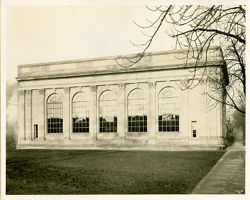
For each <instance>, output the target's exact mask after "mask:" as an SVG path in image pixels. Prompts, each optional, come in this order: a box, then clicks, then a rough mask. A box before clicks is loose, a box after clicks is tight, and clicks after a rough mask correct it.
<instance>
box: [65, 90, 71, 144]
mask: <svg viewBox="0 0 250 200" xmlns="http://www.w3.org/2000/svg"><path fill="white" fill-rule="evenodd" d="M63 90H64V94H63V134H64V141H66V142H67V141H68V140H70V125H69V122H70V116H71V115H70V88H68V87H66V88H64V89H63Z"/></svg>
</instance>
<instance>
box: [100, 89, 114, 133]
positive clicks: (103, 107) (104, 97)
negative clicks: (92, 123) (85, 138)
mask: <svg viewBox="0 0 250 200" xmlns="http://www.w3.org/2000/svg"><path fill="white" fill-rule="evenodd" d="M117 106H118V104H117V97H116V95H115V93H113V92H111V91H109V90H108V91H105V92H104V93H102V94H101V96H100V101H99V108H100V111H99V131H100V132H101V133H105V132H117Z"/></svg>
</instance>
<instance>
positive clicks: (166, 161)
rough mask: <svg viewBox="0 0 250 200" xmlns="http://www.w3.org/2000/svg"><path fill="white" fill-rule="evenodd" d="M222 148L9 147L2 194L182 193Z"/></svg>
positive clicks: (194, 181) (215, 158) (185, 191)
mask: <svg viewBox="0 0 250 200" xmlns="http://www.w3.org/2000/svg"><path fill="white" fill-rule="evenodd" d="M223 153H224V152H223V151H193V152H192V151H188V152H152V151H151V152H150V151H86V150H12V151H8V152H7V163H6V165H7V166H6V173H7V174H6V181H7V183H6V184H7V185H6V193H7V194H183V193H191V191H192V190H193V189H194V187H195V186H196V185H197V184H198V182H199V181H200V180H201V179H202V178H203V177H204V176H205V175H206V174H207V173H208V172H209V170H210V169H211V168H212V167H213V165H214V164H215V163H216V162H217V161H218V159H219V158H220V157H221V156H222V155H223Z"/></svg>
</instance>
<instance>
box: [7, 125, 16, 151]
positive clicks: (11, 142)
mask: <svg viewBox="0 0 250 200" xmlns="http://www.w3.org/2000/svg"><path fill="white" fill-rule="evenodd" d="M16 130H17V122H16V121H15V122H9V121H7V122H6V149H7V150H9V149H15V148H16V144H17V133H16Z"/></svg>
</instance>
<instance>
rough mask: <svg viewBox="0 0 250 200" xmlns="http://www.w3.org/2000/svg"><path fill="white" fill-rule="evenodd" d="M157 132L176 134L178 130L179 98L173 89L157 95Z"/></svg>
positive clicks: (164, 90) (170, 88) (162, 91)
mask: <svg viewBox="0 0 250 200" xmlns="http://www.w3.org/2000/svg"><path fill="white" fill-rule="evenodd" d="M158 110H159V115H158V125H159V127H158V128H159V132H178V131H179V129H180V116H179V112H180V109H179V96H178V94H177V91H176V90H175V89H174V88H173V87H166V88H164V89H163V90H161V92H160V93H159V107H158Z"/></svg>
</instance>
